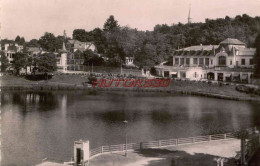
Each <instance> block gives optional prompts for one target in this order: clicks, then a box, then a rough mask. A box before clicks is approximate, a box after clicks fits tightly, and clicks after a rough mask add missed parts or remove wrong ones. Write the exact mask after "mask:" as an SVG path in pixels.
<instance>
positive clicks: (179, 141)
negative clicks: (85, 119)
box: [90, 133, 235, 158]
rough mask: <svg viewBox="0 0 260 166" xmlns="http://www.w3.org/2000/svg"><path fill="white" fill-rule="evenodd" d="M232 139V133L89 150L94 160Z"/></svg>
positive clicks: (233, 136)
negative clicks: (102, 155) (135, 152)
mask: <svg viewBox="0 0 260 166" xmlns="http://www.w3.org/2000/svg"><path fill="white" fill-rule="evenodd" d="M232 138H235V135H234V133H225V134H215V135H206V136H196V137H188V138H175V139H167V140H158V141H147V142H140V143H129V144H127V148H126V145H125V144H119V145H109V146H101V147H98V148H95V149H91V150H90V158H94V157H96V156H98V155H100V154H104V153H113V152H123V151H125V150H126V149H127V150H128V151H132V150H140V149H149V148H159V147H167V146H178V145H185V144H195V143H202V142H210V141H216V140H226V139H232Z"/></svg>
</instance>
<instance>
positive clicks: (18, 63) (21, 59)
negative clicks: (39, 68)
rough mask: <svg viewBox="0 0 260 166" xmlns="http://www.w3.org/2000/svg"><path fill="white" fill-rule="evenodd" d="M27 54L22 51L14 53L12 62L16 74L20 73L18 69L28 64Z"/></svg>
mask: <svg viewBox="0 0 260 166" xmlns="http://www.w3.org/2000/svg"><path fill="white" fill-rule="evenodd" d="M27 59H28V55H27V54H24V53H20V52H18V53H16V54H14V62H13V68H14V69H15V71H16V74H17V75H19V74H20V70H21V69H22V68H26V67H27V65H28V61H27Z"/></svg>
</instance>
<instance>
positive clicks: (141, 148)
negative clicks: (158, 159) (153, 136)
mask: <svg viewBox="0 0 260 166" xmlns="http://www.w3.org/2000/svg"><path fill="white" fill-rule="evenodd" d="M143 148H144V147H143V142H140V150H143Z"/></svg>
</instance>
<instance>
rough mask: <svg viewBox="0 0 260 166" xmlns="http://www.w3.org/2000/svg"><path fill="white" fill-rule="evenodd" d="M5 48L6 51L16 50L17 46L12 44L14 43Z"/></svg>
mask: <svg viewBox="0 0 260 166" xmlns="http://www.w3.org/2000/svg"><path fill="white" fill-rule="evenodd" d="M7 50H8V51H15V52H16V51H17V47H16V46H14V45H12V46H9V47H7Z"/></svg>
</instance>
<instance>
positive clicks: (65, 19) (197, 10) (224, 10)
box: [0, 0, 260, 41]
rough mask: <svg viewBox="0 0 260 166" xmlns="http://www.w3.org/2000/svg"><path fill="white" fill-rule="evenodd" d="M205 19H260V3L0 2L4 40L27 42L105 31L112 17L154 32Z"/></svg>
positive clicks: (230, 0) (167, 0)
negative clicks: (162, 26) (163, 26)
mask: <svg viewBox="0 0 260 166" xmlns="http://www.w3.org/2000/svg"><path fill="white" fill-rule="evenodd" d="M189 4H190V5H191V18H192V22H204V21H205V19H206V18H210V19H215V18H224V17H225V16H230V17H235V16H236V15H242V14H244V13H245V14H248V15H249V16H251V17H255V16H260V0H0V22H1V29H0V31H1V38H2V39H4V38H8V39H15V37H16V36H17V35H19V36H23V37H25V40H26V41H29V40H31V39H33V38H36V39H38V38H40V37H41V36H42V35H43V34H44V33H45V32H51V33H54V34H55V35H56V36H57V35H62V34H63V31H64V30H66V32H67V36H70V37H71V36H72V32H73V30H74V29H85V30H86V31H91V30H93V29H94V28H96V27H99V28H102V27H103V25H104V23H105V21H106V20H107V18H108V17H109V16H110V15H114V17H115V19H116V20H117V21H118V23H119V25H120V26H129V27H131V28H137V29H138V30H153V28H154V26H155V25H156V24H168V25H172V24H177V23H178V22H181V23H187V17H188V11H189Z"/></svg>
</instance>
